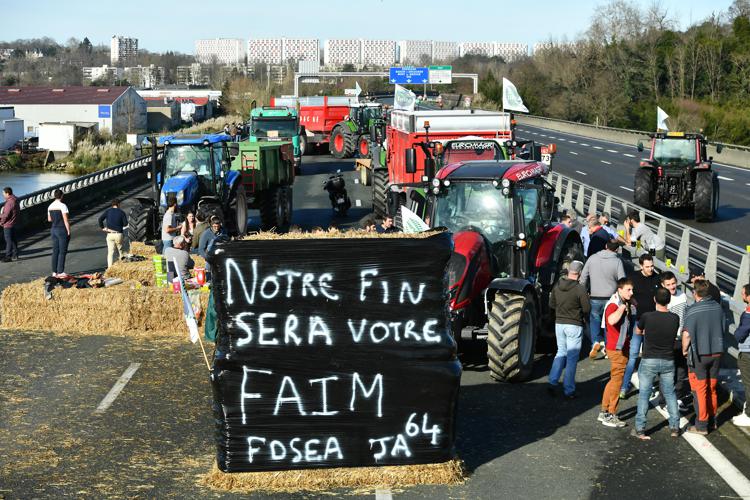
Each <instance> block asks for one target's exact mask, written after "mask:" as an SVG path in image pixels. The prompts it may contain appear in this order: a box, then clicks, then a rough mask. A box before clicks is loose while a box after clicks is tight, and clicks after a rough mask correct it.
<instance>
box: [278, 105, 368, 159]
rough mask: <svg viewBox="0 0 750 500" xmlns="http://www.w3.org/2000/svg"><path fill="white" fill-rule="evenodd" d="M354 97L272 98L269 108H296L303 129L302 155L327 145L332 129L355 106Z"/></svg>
mask: <svg viewBox="0 0 750 500" xmlns="http://www.w3.org/2000/svg"><path fill="white" fill-rule="evenodd" d="M357 102H358V101H357V98H355V97H328V96H311V97H272V98H271V106H287V107H296V108H297V109H298V110H299V124H300V125H301V126H303V127H305V134H304V135H303V136H301V137H300V139H301V142H300V148H301V149H302V154H303V155H304V154H307V153H308V152H311V151H312V150H313V149H316V148H319V147H320V146H323V145H327V144H328V143H329V142H330V140H331V132H332V131H333V129H334V127H335V126H336V125H337V124H338V123H339V122H341V121H343V120H345V119H346V118H347V117H348V116H349V107H350V106H351V105H352V104H357Z"/></svg>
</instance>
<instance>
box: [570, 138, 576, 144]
mask: <svg viewBox="0 0 750 500" xmlns="http://www.w3.org/2000/svg"><path fill="white" fill-rule="evenodd" d="M568 142H569V143H571V144H578V143H577V142H576V141H571V140H570V139H568Z"/></svg>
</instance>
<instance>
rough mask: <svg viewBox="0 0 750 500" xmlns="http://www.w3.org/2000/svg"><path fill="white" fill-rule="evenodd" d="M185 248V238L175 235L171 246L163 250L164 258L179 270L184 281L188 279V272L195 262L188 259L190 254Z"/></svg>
mask: <svg viewBox="0 0 750 500" xmlns="http://www.w3.org/2000/svg"><path fill="white" fill-rule="evenodd" d="M187 246H188V245H187V241H186V240H185V238H183V237H182V236H180V235H177V236H175V237H174V238H173V239H172V246H171V247H167V248H165V249H164V258H165V259H166V260H167V262H168V263H172V264H173V265H175V266H176V268H177V269H179V271H180V275H181V276H182V277H183V278H184V279H187V278H189V277H190V270H191V269H192V268H193V266H195V262H193V259H191V258H190V253H189V252H188V251H187V249H186V248H187ZM175 261H176V263H175ZM167 265H169V264H167ZM177 269H176V270H177Z"/></svg>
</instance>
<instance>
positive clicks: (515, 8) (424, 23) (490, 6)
mask: <svg viewBox="0 0 750 500" xmlns="http://www.w3.org/2000/svg"><path fill="white" fill-rule="evenodd" d="M652 1H653V0H635V2H636V3H637V4H639V5H641V6H642V7H646V6H648V5H650V4H651V3H652ZM603 3H605V2H604V1H601V0H599V1H593V0H565V1H561V0H557V1H555V0H532V1H527V2H523V1H518V0H515V1H512V2H509V1H507V0H496V1H492V0H487V1H483V0H428V1H421V2H415V1H410V0H348V1H346V0H319V1H313V2H311V1H302V0H281V1H278V2H274V1H268V0H266V1H258V0H235V1H223V2H222V1H217V0H214V1H212V2H207V1H205V0H201V1H199V0H179V1H177V2H175V1H170V2H164V1H158V0H151V1H143V0H129V1H127V2H123V1H121V0H119V1H110V0H98V1H96V2H91V1H81V0H68V1H65V2H61V1H59V0H31V1H30V2H29V1H27V2H22V1H21V0H3V1H1V2H0V4H2V9H1V10H2V13H3V18H4V19H5V20H6V22H4V23H3V29H2V31H0V41H6V42H8V41H12V40H16V39H19V38H40V37H43V36H48V37H51V38H54V39H55V40H57V41H58V42H59V43H65V41H66V40H68V39H69V38H71V37H75V38H78V39H83V37H88V38H89V40H91V42H92V43H94V44H95V45H96V44H105V45H109V40H110V38H111V37H112V35H123V36H129V37H135V38H138V46H139V48H143V49H147V50H149V51H152V52H165V51H167V50H174V51H178V52H183V53H189V54H192V53H193V48H194V41H195V40H196V39H200V38H242V39H248V38H256V37H282V36H284V37H287V38H297V37H299V38H318V39H320V40H321V44H322V41H323V40H325V39H327V38H370V39H374V38H378V39H386V40H405V39H411V40H414V39H421V40H449V41H483V40H487V41H498V42H520V43H527V44H530V45H533V44H535V43H537V42H545V41H549V40H550V39H553V40H556V41H562V40H566V39H567V40H573V39H575V38H576V37H577V36H579V35H580V34H582V33H583V32H585V30H586V28H587V27H588V26H589V23H590V21H591V19H592V15H593V13H594V9H595V8H596V6H597V5H601V4H603ZM659 3H660V4H661V5H662V7H664V8H666V9H667V11H668V13H669V14H670V16H671V17H673V18H674V19H676V20H677V22H678V23H679V25H680V27H681V28H685V27H686V26H689V25H690V24H692V23H695V22H697V21H700V20H702V19H705V18H706V17H708V16H710V15H711V13H712V12H717V13H718V12H724V11H726V10H727V8H728V7H729V5H731V3H732V1H731V0H660V1H659ZM313 6H315V7H313ZM30 8H31V9H32V10H33V15H32V18H33V19H32V18H30V17H29V15H30V11H29V9H30ZM13 19H17V20H19V22H7V21H11V20H13Z"/></svg>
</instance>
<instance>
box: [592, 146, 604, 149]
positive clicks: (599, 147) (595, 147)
mask: <svg viewBox="0 0 750 500" xmlns="http://www.w3.org/2000/svg"><path fill="white" fill-rule="evenodd" d="M593 148H594V149H604V148H603V147H601V146H593Z"/></svg>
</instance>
